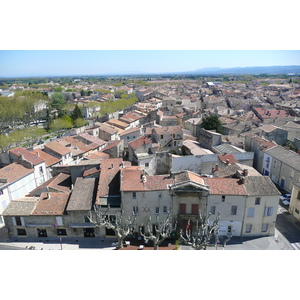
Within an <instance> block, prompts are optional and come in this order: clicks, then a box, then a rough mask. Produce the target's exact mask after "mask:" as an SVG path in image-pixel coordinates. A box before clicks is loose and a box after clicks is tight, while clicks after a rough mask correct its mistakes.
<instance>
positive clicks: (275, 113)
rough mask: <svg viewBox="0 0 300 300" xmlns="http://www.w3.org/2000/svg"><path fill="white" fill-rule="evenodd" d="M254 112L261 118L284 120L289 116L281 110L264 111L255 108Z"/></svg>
mask: <svg viewBox="0 0 300 300" xmlns="http://www.w3.org/2000/svg"><path fill="white" fill-rule="evenodd" d="M254 110H255V111H256V112H257V113H258V114H259V115H260V116H261V117H262V118H263V119H268V118H285V117H288V116H289V114H288V113H287V112H286V111H285V110H282V109H265V108H261V107H256V108H254Z"/></svg>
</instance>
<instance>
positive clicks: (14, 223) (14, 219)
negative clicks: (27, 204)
mask: <svg viewBox="0 0 300 300" xmlns="http://www.w3.org/2000/svg"><path fill="white" fill-rule="evenodd" d="M11 219H12V222H13V225H14V226H17V222H16V218H15V217H12V218H11Z"/></svg>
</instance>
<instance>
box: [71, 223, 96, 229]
mask: <svg viewBox="0 0 300 300" xmlns="http://www.w3.org/2000/svg"><path fill="white" fill-rule="evenodd" d="M69 226H70V227H71V228H95V227H96V226H95V224H93V223H90V222H87V223H72V224H70V225H69Z"/></svg>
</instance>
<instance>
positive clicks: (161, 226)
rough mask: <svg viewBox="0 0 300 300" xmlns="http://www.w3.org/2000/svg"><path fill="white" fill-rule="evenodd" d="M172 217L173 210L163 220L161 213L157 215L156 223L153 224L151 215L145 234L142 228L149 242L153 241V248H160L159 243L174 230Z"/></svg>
mask: <svg viewBox="0 0 300 300" xmlns="http://www.w3.org/2000/svg"><path fill="white" fill-rule="evenodd" d="M171 225H172V218H171V212H169V213H168V215H167V217H166V218H164V219H163V220H162V221H160V220H159V215H157V216H156V223H155V224H153V225H152V222H151V216H150V217H149V219H148V222H147V224H146V228H147V234H143V233H142V232H141V230H140V234H141V235H142V237H143V238H144V240H145V242H146V243H147V242H148V241H149V240H151V241H152V242H153V249H154V250H158V248H159V245H160V244H161V243H162V242H163V241H164V240H165V239H166V238H168V237H170V236H171V232H172V226H171Z"/></svg>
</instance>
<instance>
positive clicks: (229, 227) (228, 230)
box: [227, 225, 232, 233]
mask: <svg viewBox="0 0 300 300" xmlns="http://www.w3.org/2000/svg"><path fill="white" fill-rule="evenodd" d="M231 231H232V226H231V225H229V226H228V227H227V233H231Z"/></svg>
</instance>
